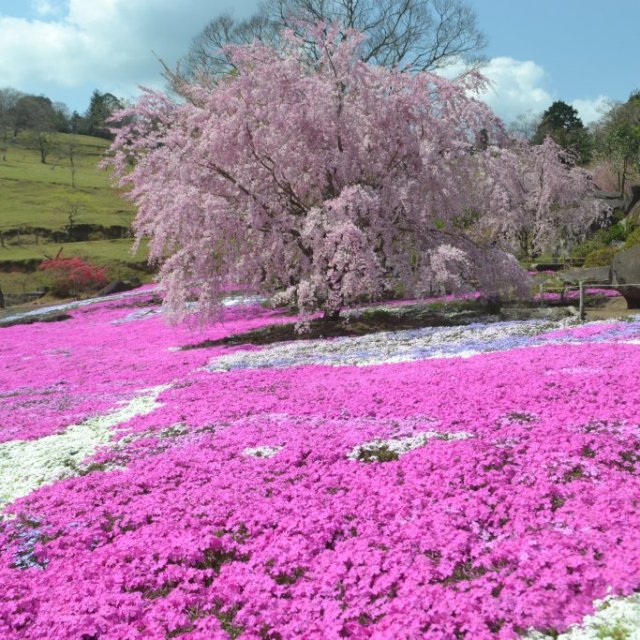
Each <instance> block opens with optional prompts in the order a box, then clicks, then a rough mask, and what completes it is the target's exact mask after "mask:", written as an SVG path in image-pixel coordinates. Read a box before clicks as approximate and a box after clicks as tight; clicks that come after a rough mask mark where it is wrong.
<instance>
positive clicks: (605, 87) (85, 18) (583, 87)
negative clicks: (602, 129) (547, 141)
mask: <svg viewBox="0 0 640 640" xmlns="http://www.w3.org/2000/svg"><path fill="white" fill-rule="evenodd" d="M468 1H469V3H470V4H471V6H473V8H474V9H475V10H476V13H477V15H478V21H479V24H480V26H481V28H482V29H483V30H484V32H485V33H486V35H487V37H488V41H489V44H488V47H487V49H486V50H485V52H484V53H485V55H486V56H487V65H486V67H485V68H484V73H485V75H487V76H488V77H489V78H490V79H491V80H492V82H493V89H492V90H490V91H489V92H488V93H487V94H486V95H485V96H484V98H485V99H486V100H487V102H489V104H491V106H492V107H493V108H494V109H495V110H496V112H497V113H498V115H500V116H501V117H503V118H504V119H505V120H507V121H510V120H513V119H514V118H515V117H516V116H518V115H519V114H523V113H526V112H531V113H534V114H535V113H540V112H542V111H544V109H546V108H547V107H548V106H549V104H551V102H552V101H553V100H556V99H562V100H565V101H566V102H569V103H571V104H573V105H574V106H575V107H576V108H577V109H578V111H579V112H580V115H581V116H582V118H583V120H585V122H588V121H592V120H594V119H596V118H597V117H599V114H600V113H601V111H602V109H603V108H606V104H607V101H608V100H624V99H626V98H627V97H628V95H629V93H630V92H631V91H632V90H633V89H636V88H640V39H639V37H638V30H639V27H638V25H640V0H609V1H608V2H604V1H602V0H535V1H533V0H468ZM256 5H257V0H216V1H215V2H214V1H207V0H0V87H14V88H16V89H19V90H21V91H25V92H29V93H35V94H44V95H47V96H48V97H50V98H51V99H52V100H54V101H62V102H65V103H66V104H67V105H68V106H69V107H70V108H71V109H76V110H78V111H79V112H83V111H84V110H85V109H86V107H87V105H88V101H89V97H90V95H91V92H92V91H93V90H94V89H99V90H100V91H109V92H111V93H114V94H115V95H117V96H121V97H125V98H130V97H133V96H135V95H136V93H137V92H138V86H139V85H144V86H151V87H155V88H162V87H163V80H162V78H161V75H160V65H159V63H158V61H157V59H156V55H157V56H159V57H161V58H162V59H163V60H164V61H165V62H167V63H168V64H170V65H171V64H173V63H175V61H176V60H177V59H179V58H180V57H181V56H182V55H183V54H184V53H185V51H186V49H187V48H188V45H189V42H190V40H191V38H192V37H193V36H194V35H196V34H197V33H198V32H199V31H200V30H201V28H202V27H203V26H204V25H205V24H206V22H207V20H208V19H210V18H211V17H214V16H216V15H218V14H219V13H220V12H222V11H224V10H232V11H234V12H235V15H237V16H242V15H249V14H250V13H251V12H252V11H253V9H254V7H255V6H256ZM154 52H155V54H156V55H154Z"/></svg>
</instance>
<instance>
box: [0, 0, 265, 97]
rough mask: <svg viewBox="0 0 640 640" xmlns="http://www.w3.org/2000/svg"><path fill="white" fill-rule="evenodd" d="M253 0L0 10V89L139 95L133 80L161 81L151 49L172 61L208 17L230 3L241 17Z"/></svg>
mask: <svg viewBox="0 0 640 640" xmlns="http://www.w3.org/2000/svg"><path fill="white" fill-rule="evenodd" d="M229 1H230V0H229ZM243 2H244V4H245V5H246V6H245V7H244V10H243ZM253 4H257V0H240V2H239V3H236V4H235V5H234V6H233V7H225V6H224V5H223V4H222V3H221V4H220V5H217V6H216V5H212V4H211V3H204V2H201V0H181V2H179V3H178V2H175V0H91V1H89V0H33V2H32V3H31V4H30V6H31V8H32V10H33V12H34V13H33V15H34V16H37V17H36V18H34V19H29V18H17V17H9V16H6V15H5V16H3V15H1V9H0V87H4V86H10V87H14V88H16V89H20V90H22V91H27V92H33V93H45V94H46V95H49V92H51V91H52V89H60V88H61V87H66V88H73V87H78V88H80V87H82V88H84V87H91V88H98V89H100V90H103V91H104V90H108V91H110V92H112V93H114V94H116V95H121V96H124V97H128V96H131V95H133V94H136V93H138V89H137V87H138V85H146V86H152V87H162V86H163V84H164V81H163V80H162V78H161V75H160V71H161V66H160V64H159V62H158V60H157V59H156V57H155V55H154V52H155V53H156V54H157V55H158V56H159V57H160V58H162V59H163V60H165V62H167V63H168V64H169V65H173V64H174V63H175V62H176V60H177V59H179V58H180V57H182V56H183V55H184V54H185V53H186V51H187V49H188V47H189V44H190V42H191V39H192V38H193V37H194V36H195V35H196V34H197V33H198V32H199V31H201V30H202V29H203V28H204V26H205V25H206V23H207V22H208V21H209V20H210V19H211V18H213V17H215V16H216V15H218V14H219V13H220V12H222V11H224V10H225V9H228V8H231V9H235V10H236V15H238V16H241V15H246V14H247V13H251V12H252V10H253V7H252V6H250V5H253ZM241 12H242V13H241ZM90 92H91V89H88V93H89V94H90ZM53 93H55V91H53ZM51 97H52V98H54V99H59V98H58V97H57V96H55V95H52V96H51ZM87 99H88V96H87Z"/></svg>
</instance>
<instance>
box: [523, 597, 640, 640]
mask: <svg viewBox="0 0 640 640" xmlns="http://www.w3.org/2000/svg"><path fill="white" fill-rule="evenodd" d="M594 606H595V609H596V611H595V613H594V614H593V615H590V616H585V618H584V620H583V621H582V624H580V625H579V626H578V625H576V626H573V627H571V628H570V629H569V630H568V631H565V633H561V634H560V635H558V636H550V635H546V634H544V633H540V632H539V631H532V632H530V633H528V634H527V635H526V636H525V639H526V640H551V638H557V640H603V639H604V638H607V639H612V640H613V639H615V640H640V594H637V593H634V594H632V595H630V596H627V597H626V598H621V597H613V596H610V597H608V598H605V599H604V600H598V601H596V602H595V603H594Z"/></svg>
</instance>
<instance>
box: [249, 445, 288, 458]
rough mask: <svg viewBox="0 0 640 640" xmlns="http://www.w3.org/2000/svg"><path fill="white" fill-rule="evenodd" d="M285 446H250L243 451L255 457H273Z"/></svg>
mask: <svg viewBox="0 0 640 640" xmlns="http://www.w3.org/2000/svg"><path fill="white" fill-rule="evenodd" d="M283 448H284V447H268V446H266V445H265V446H262V447H248V448H247V449H244V450H243V451H242V453H243V454H244V455H245V456H251V457H253V458H273V456H275V455H276V454H277V453H280V451H282V449H283Z"/></svg>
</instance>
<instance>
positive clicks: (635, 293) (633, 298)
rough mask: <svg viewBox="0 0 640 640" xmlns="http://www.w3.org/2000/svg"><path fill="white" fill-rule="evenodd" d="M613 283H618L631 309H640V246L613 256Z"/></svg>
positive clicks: (618, 287)
mask: <svg viewBox="0 0 640 640" xmlns="http://www.w3.org/2000/svg"><path fill="white" fill-rule="evenodd" d="M611 283H612V284H615V285H617V286H616V288H617V289H618V291H619V292H620V293H621V294H622V295H623V296H624V299H625V300H626V301H627V307H628V308H629V309H640V246H637V247H631V249H627V250H626V251H620V253H617V254H616V255H615V256H614V257H613V263H612V265H611ZM625 285H626V286H625Z"/></svg>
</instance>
